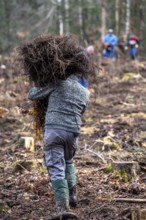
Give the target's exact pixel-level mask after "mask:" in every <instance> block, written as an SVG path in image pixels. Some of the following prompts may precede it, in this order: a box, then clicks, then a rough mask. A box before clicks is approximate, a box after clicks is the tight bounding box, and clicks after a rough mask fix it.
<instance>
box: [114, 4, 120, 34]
mask: <svg viewBox="0 0 146 220" xmlns="http://www.w3.org/2000/svg"><path fill="white" fill-rule="evenodd" d="M115 33H116V35H118V33H119V0H115Z"/></svg>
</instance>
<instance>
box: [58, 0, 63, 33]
mask: <svg viewBox="0 0 146 220" xmlns="http://www.w3.org/2000/svg"><path fill="white" fill-rule="evenodd" d="M57 2H58V7H59V10H58V12H59V34H60V35H63V32H64V25H63V17H62V11H61V5H62V0H57Z"/></svg>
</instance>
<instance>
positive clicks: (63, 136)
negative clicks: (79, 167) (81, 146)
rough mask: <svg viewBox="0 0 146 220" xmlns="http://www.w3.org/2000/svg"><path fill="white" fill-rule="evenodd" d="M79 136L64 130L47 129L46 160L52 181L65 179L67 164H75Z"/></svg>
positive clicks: (45, 136) (45, 142) (45, 135)
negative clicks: (74, 158)
mask: <svg viewBox="0 0 146 220" xmlns="http://www.w3.org/2000/svg"><path fill="white" fill-rule="evenodd" d="M77 136H78V135H77V134H74V133H71V132H67V131H64V130H55V129H45V132H44V139H43V141H44V161H45V165H46V167H47V170H48V173H49V176H50V179H51V181H56V180H58V179H65V169H66V164H73V157H74V155H75V151H76V149H77Z"/></svg>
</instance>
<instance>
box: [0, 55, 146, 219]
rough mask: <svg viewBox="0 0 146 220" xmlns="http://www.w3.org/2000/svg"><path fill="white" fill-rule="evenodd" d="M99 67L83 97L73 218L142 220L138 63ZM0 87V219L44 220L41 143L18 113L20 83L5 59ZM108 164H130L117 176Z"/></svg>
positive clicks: (49, 196)
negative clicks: (29, 141)
mask: <svg viewBox="0 0 146 220" xmlns="http://www.w3.org/2000/svg"><path fill="white" fill-rule="evenodd" d="M101 67H102V69H100V71H96V76H95V77H91V78H90V80H89V90H90V97H91V98H90V102H89V105H88V108H87V111H86V113H85V115H84V117H83V125H82V132H81V135H80V138H79V144H78V151H77V153H76V156H75V163H76V167H77V188H78V207H77V208H75V209H72V211H73V212H75V213H76V214H77V215H78V219H80V220H85V219H89V220H95V219H97V220H102V219H103V220H121V219H127V220H138V219H139V220H143V219H146V217H142V214H140V213H141V212H140V211H139V210H140V209H144V208H145V207H146V86H145V85H146V62H144V61H134V62H132V61H116V62H114V63H110V64H106V65H105V63H103V64H102V65H101ZM0 86H1V95H0V219H2V220H10V219H11V220H18V219H19V220H47V219H49V217H50V215H51V214H52V213H54V212H55V211H56V207H55V202H54V199H53V193H52V191H51V185H50V182H49V178H48V175H47V171H46V169H45V167H44V165H43V161H42V156H43V152H42V142H41V141H39V140H37V139H36V137H35V134H34V131H33V126H32V118H31V116H29V115H27V114H25V113H24V111H22V109H25V108H27V107H28V106H29V102H28V100H27V98H26V94H27V90H28V84H27V82H26V81H25V79H22V77H21V73H20V70H19V67H18V65H17V64H16V63H14V62H13V58H12V57H9V58H1V63H0ZM23 137H33V138H34V140H35V146H34V149H28V148H26V147H25V146H24V142H23ZM115 162H118V163H120V162H125V163H126V162H135V164H136V168H134V172H132V171H131V170H130V171H128V170H126V168H125V169H124V172H121V171H119V170H118V171H117V168H113V164H115ZM118 167H119V165H118ZM132 170H133V168H132ZM140 215H141V217H140ZM143 215H144V214H143Z"/></svg>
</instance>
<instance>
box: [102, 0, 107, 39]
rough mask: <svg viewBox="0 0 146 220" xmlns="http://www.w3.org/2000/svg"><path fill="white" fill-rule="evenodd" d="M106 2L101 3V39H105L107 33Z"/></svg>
mask: <svg viewBox="0 0 146 220" xmlns="http://www.w3.org/2000/svg"><path fill="white" fill-rule="evenodd" d="M106 14H107V12H106V0H102V3H101V38H102V39H103V37H104V35H105V33H106Z"/></svg>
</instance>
